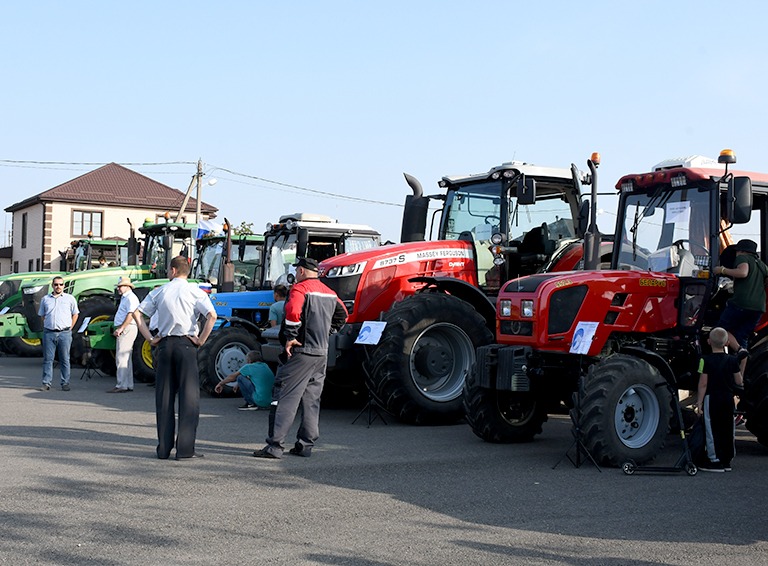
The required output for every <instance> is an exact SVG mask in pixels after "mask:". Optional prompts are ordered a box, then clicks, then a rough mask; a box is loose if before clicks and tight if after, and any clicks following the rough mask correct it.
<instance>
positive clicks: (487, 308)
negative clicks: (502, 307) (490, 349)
mask: <svg viewBox="0 0 768 566" xmlns="http://www.w3.org/2000/svg"><path fill="white" fill-rule="evenodd" d="M408 281H409V282H411V283H424V287H423V288H421V289H420V290H419V291H417V292H418V293H425V292H435V291H437V292H440V293H447V294H449V295H453V296H454V297H458V298H459V299H461V300H462V301H464V302H466V303H469V304H470V305H472V307H473V308H474V309H475V310H476V311H477V312H478V313H479V314H480V316H482V317H483V318H484V319H485V323H486V325H487V326H488V328H489V329H490V330H491V332H495V331H496V305H495V304H494V303H492V302H491V300H490V299H489V298H488V297H487V296H486V295H485V294H484V293H483V292H482V291H480V290H479V289H478V288H477V287H475V286H474V285H471V284H469V283H467V282H466V281H462V280H461V279H455V278H453V277H413V278H411V279H408Z"/></svg>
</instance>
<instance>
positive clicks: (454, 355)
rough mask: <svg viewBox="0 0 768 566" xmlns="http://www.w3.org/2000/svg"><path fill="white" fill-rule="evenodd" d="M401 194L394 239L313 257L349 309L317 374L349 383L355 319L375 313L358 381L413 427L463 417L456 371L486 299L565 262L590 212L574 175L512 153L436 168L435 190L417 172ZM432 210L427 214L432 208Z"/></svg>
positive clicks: (489, 325)
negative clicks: (456, 172) (479, 167)
mask: <svg viewBox="0 0 768 566" xmlns="http://www.w3.org/2000/svg"><path fill="white" fill-rule="evenodd" d="M406 179H407V181H408V183H409V185H410V186H411V188H412V190H413V195H409V196H408V197H407V200H406V207H405V212H404V215H403V226H402V237H401V239H402V241H403V242H404V243H401V244H398V245H390V246H384V247H381V248H378V249H373V250H366V251H362V252H359V253H352V254H343V255H340V256H337V257H334V258H331V259H329V260H326V261H324V262H322V264H321V265H320V274H321V277H322V278H323V280H324V282H325V283H326V284H327V285H328V286H330V287H331V288H332V289H334V290H335V291H336V293H337V294H338V295H339V297H340V298H341V299H342V300H343V301H344V303H345V304H346V306H347V309H348V310H349V313H350V316H349V320H348V323H347V325H346V326H345V327H344V328H343V329H342V330H341V332H339V333H338V334H337V335H335V336H334V340H333V341H332V350H331V352H330V355H329V374H328V378H327V380H328V381H327V382H328V383H330V384H331V385H335V386H337V387H339V386H344V385H346V386H354V385H356V384H357V383H358V382H359V381H360V378H362V371H360V368H361V364H362V363H363V361H364V360H363V355H362V354H363V352H362V349H361V348H360V347H359V346H355V344H354V342H355V339H356V338H357V335H358V332H359V330H360V327H361V325H362V323H363V322H365V321H371V320H383V321H384V322H386V327H385V329H384V333H383V335H382V337H381V339H380V341H379V343H378V345H377V346H375V347H371V350H370V351H369V352H367V354H368V355H367V361H366V363H367V371H366V385H367V386H368V388H369V390H370V392H371V393H372V394H373V396H374V397H375V398H376V400H377V401H378V402H379V403H380V404H381V405H382V406H383V407H384V408H385V409H386V410H387V411H389V412H390V413H392V414H394V415H396V416H397V417H398V418H400V419H401V420H402V421H404V422H408V423H413V424H425V423H446V422H455V421H456V420H458V419H459V418H460V417H461V416H463V413H464V409H463V406H462V401H461V395H462V389H463V386H464V379H465V377H466V374H467V373H468V372H469V369H470V368H471V367H472V364H473V363H474V361H475V350H476V349H477V348H478V347H480V346H483V345H485V344H489V343H491V342H492V341H493V329H494V327H495V309H494V302H495V300H496V295H497V293H498V291H499V289H500V288H501V286H502V285H503V284H504V283H505V282H506V281H508V280H509V279H513V278H517V277H520V276H522V275H527V274H532V273H536V272H539V271H542V270H546V271H555V270H558V269H560V270H563V269H575V268H576V266H577V264H578V263H579V261H580V260H581V258H582V254H581V238H582V237H583V235H584V232H585V230H586V227H587V219H588V217H589V214H588V210H589V204H588V201H586V200H582V183H583V182H590V181H591V177H590V175H584V174H582V173H581V172H580V171H579V170H578V169H577V168H576V167H575V166H573V165H572V166H571V168H570V169H556V168H551V167H539V166H535V165H530V164H527V163H520V162H512V163H506V164H503V165H501V166H499V167H494V168H493V169H491V170H490V171H488V172H487V173H483V174H480V175H471V176H468V177H443V179H442V180H441V181H440V183H439V184H440V187H441V188H442V189H443V190H444V192H442V193H441V194H439V195H435V196H425V195H424V194H423V190H422V188H421V185H420V184H419V183H418V181H417V180H416V179H414V178H413V177H410V176H408V175H406ZM431 200H438V201H440V202H441V203H442V206H441V207H440V209H439V210H437V211H435V212H434V215H435V216H436V215H437V213H438V212H440V213H441V214H440V217H439V223H438V224H439V225H438V227H437V233H436V234H435V239H434V240H432V241H424V240H425V233H426V226H427V216H428V212H429V210H428V208H429V203H430V201H431ZM433 219H434V216H433Z"/></svg>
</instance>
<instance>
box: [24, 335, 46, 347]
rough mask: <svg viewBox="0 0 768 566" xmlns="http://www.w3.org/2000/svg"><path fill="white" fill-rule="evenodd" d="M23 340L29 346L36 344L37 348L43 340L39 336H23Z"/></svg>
mask: <svg viewBox="0 0 768 566" xmlns="http://www.w3.org/2000/svg"><path fill="white" fill-rule="evenodd" d="M21 341H22V342H24V343H25V344H26V345H27V346H34V347H35V348H36V347H38V346H40V345H41V344H42V340H40V339H39V338H24V337H23V336H22V337H21Z"/></svg>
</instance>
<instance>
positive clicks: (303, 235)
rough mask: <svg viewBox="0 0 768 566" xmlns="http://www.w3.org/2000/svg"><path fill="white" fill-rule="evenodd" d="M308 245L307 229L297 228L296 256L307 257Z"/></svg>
mask: <svg viewBox="0 0 768 566" xmlns="http://www.w3.org/2000/svg"><path fill="white" fill-rule="evenodd" d="M308 246H309V230H307V229H306V228H299V229H298V230H297V231H296V257H307V247H308Z"/></svg>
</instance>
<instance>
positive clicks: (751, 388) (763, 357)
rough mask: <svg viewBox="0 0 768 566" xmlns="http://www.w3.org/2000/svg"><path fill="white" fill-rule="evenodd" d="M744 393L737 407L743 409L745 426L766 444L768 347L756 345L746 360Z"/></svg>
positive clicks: (767, 423)
mask: <svg viewBox="0 0 768 566" xmlns="http://www.w3.org/2000/svg"><path fill="white" fill-rule="evenodd" d="M746 374H747V375H746V377H745V379H744V395H743V396H742V398H741V400H740V401H739V407H738V408H739V409H743V410H744V416H745V418H746V419H747V423H746V425H745V426H746V427H747V430H748V431H749V432H751V433H752V434H754V435H755V436H756V437H757V441H758V442H759V443H760V444H762V445H763V446H768V348H766V347H765V345H763V346H762V347H760V346H758V347H757V348H756V349H755V351H754V352H753V353H752V354H751V356H750V359H749V361H748V362H747V371H746Z"/></svg>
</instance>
